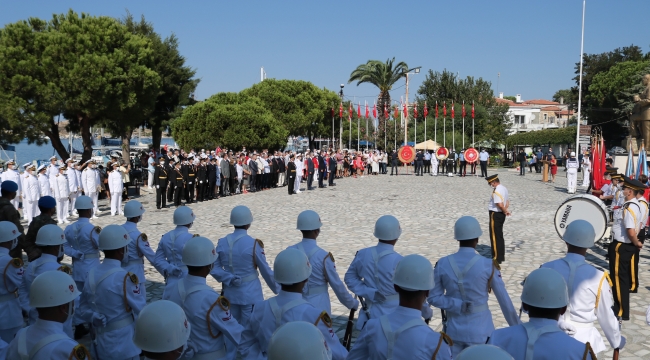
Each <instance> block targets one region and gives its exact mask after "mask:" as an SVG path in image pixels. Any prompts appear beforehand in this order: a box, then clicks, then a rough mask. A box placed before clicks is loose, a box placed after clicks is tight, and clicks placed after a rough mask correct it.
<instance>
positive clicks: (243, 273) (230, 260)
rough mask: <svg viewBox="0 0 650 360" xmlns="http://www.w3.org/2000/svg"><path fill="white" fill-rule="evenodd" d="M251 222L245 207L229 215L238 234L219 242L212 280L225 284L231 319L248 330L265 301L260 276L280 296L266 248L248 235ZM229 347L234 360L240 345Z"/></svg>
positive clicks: (230, 355)
mask: <svg viewBox="0 0 650 360" xmlns="http://www.w3.org/2000/svg"><path fill="white" fill-rule="evenodd" d="M252 222H253V214H252V213H251V211H250V209H249V208H247V207H246V206H242V205H240V206H235V207H234V208H233V209H232V210H231V211H230V224H231V225H233V226H234V227H235V231H234V232H232V233H231V234H228V235H227V236H226V237H223V238H221V239H219V242H218V243H217V247H216V251H217V254H219V257H218V258H217V259H216V261H215V262H214V268H213V269H212V272H211V275H212V277H214V278H215V279H216V280H217V281H219V282H221V283H222V284H223V295H224V296H225V297H227V298H228V300H229V301H230V311H231V313H232V316H233V317H234V318H235V320H237V322H239V323H240V324H242V326H246V324H247V322H248V317H249V316H250V314H251V311H252V309H253V304H255V303H256V302H259V301H262V300H263V299H264V295H263V294H262V282H261V281H260V279H259V276H260V273H261V274H262V278H264V281H265V282H266V284H267V286H268V287H269V288H270V289H271V291H273V293H277V292H278V289H277V285H276V283H275V281H274V280H273V271H272V270H271V268H270V267H269V264H268V262H267V261H266V255H265V254H264V244H263V243H262V241H261V240H259V239H254V238H253V237H251V236H250V235H248V229H249V228H250V226H251V223H252ZM226 347H227V349H228V358H229V359H233V360H234V359H235V356H236V355H237V344H236V343H228V344H227V346H226Z"/></svg>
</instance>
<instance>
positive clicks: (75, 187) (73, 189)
mask: <svg viewBox="0 0 650 360" xmlns="http://www.w3.org/2000/svg"><path fill="white" fill-rule="evenodd" d="M66 166H67V167H68V170H66V172H65V174H66V175H67V177H68V186H69V187H70V214H69V215H70V216H74V215H76V214H77V211H76V210H75V207H74V204H75V203H76V202H77V198H78V197H79V196H80V195H81V194H80V190H79V185H80V184H79V183H78V182H77V180H78V179H77V170H75V168H74V166H75V165H74V160H73V159H72V158H69V159H68V160H67V161H66Z"/></svg>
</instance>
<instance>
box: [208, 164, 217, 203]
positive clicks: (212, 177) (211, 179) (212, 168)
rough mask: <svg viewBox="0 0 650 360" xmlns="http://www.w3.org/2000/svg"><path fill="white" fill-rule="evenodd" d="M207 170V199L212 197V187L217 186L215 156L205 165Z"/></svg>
mask: <svg viewBox="0 0 650 360" xmlns="http://www.w3.org/2000/svg"><path fill="white" fill-rule="evenodd" d="M207 172H208V189H207V198H208V200H212V199H214V188H215V186H217V158H216V157H214V158H212V159H211V160H210V162H209V163H208V166H207Z"/></svg>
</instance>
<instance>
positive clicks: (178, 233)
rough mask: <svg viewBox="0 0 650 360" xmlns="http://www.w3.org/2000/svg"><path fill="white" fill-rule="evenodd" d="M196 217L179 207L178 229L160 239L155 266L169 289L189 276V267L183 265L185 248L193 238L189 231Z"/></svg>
mask: <svg viewBox="0 0 650 360" xmlns="http://www.w3.org/2000/svg"><path fill="white" fill-rule="evenodd" d="M195 219H196V216H194V212H193V211H192V209H190V208H189V207H187V206H179V207H177V208H176V210H174V225H176V228H175V229H174V230H172V231H169V232H167V233H166V234H164V235H163V236H162V237H161V238H160V242H159V243H158V248H157V249H156V254H155V256H154V263H153V266H154V267H155V268H156V269H158V271H161V273H162V274H163V277H164V278H165V282H166V284H167V286H166V287H165V290H166V289H167V287H169V286H170V285H172V284H173V283H174V282H176V281H178V279H180V278H182V277H184V276H185V274H187V266H185V265H184V264H183V258H182V255H183V246H185V243H186V242H187V240H189V239H190V238H191V237H192V234H190V232H189V230H190V228H191V227H192V224H193V223H194V220H195Z"/></svg>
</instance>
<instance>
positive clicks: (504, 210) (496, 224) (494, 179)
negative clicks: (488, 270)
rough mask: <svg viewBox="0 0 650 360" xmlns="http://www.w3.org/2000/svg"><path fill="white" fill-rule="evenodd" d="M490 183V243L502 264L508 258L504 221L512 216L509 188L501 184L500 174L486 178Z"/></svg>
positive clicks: (493, 252) (495, 255)
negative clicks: (506, 255) (504, 238)
mask: <svg viewBox="0 0 650 360" xmlns="http://www.w3.org/2000/svg"><path fill="white" fill-rule="evenodd" d="M485 180H487V182H488V185H490V187H492V195H491V196H490V201H489V203H488V212H489V215H490V245H491V246H492V258H493V259H495V260H496V261H497V263H498V264H501V263H502V262H504V261H505V260H506V257H505V241H504V240H503V223H505V221H506V216H510V211H509V210H508V208H509V207H510V200H509V197H508V189H506V187H505V186H503V185H501V182H500V181H499V175H498V174H494V175H491V176H488V177H486V178H485Z"/></svg>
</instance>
